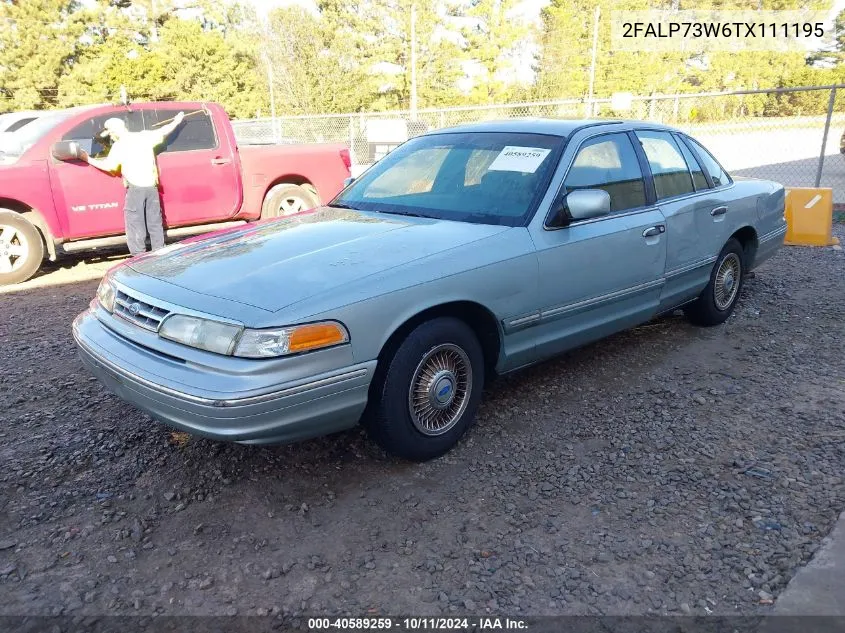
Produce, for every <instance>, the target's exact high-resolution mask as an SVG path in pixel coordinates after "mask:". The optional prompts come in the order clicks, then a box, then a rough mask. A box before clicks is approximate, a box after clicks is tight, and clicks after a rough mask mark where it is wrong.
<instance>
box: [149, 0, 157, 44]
mask: <svg viewBox="0 0 845 633" xmlns="http://www.w3.org/2000/svg"><path fill="white" fill-rule="evenodd" d="M150 17H151V18H152V24H151V25H150V41H151V42H158V27H157V26H156V17H157V16H156V0H150Z"/></svg>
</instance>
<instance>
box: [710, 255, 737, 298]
mask: <svg viewBox="0 0 845 633" xmlns="http://www.w3.org/2000/svg"><path fill="white" fill-rule="evenodd" d="M741 274H742V262H740V260H739V256H738V255H737V254H736V253H728V254H727V255H725V258H724V259H723V260H722V262H721V263H720V264H719V268H718V270H717V271H716V281H715V283H714V284H713V299H714V300H715V302H716V307H717V308H718V309H719V310H727V309H728V308H729V307H730V305H731V303H733V300H734V299H735V298H736V293H737V292H738V291H739V279H740V275H741Z"/></svg>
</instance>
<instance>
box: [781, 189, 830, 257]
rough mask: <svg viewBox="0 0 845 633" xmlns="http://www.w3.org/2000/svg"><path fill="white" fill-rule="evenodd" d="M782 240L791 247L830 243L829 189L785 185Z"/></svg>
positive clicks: (828, 244) (827, 244)
mask: <svg viewBox="0 0 845 633" xmlns="http://www.w3.org/2000/svg"><path fill="white" fill-rule="evenodd" d="M785 215H786V239H785V240H784V244H791V245H793V246H833V245H834V244H839V240H838V239H837V238H835V237H833V234H832V231H833V189H830V188H829V187H826V188H821V189H817V188H815V187H787V188H786V214H785Z"/></svg>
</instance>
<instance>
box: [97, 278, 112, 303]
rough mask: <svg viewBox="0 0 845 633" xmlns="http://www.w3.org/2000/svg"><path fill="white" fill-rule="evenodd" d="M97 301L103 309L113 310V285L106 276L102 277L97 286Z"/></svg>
mask: <svg viewBox="0 0 845 633" xmlns="http://www.w3.org/2000/svg"><path fill="white" fill-rule="evenodd" d="M97 301H99V302H100V305H101V306H103V309H104V310H108V311H109V312H114V286H112V285H111V281H109V278H108V277H103V280H102V281H101V282H100V285H99V286H98V287H97Z"/></svg>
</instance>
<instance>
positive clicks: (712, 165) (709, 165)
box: [685, 136, 731, 187]
mask: <svg viewBox="0 0 845 633" xmlns="http://www.w3.org/2000/svg"><path fill="white" fill-rule="evenodd" d="M685 140H686V141H687V142H688V143H690V144H691V145H692V147H693V149H694V150H695V151H696V153H697V154H698V155H699V156H700V157H701V162H702V163H704V169H706V170H707V173H709V174H710V179H711V180H712V181H713V186H714V187H721V186H723V185H727V184H729V183H730V182H731V178H730V176H728V174H727V172H725V170H724V169H722V166H721V165H720V164H719V163H718V162H717V161H716V159H715V158H713V155H712V154H711V153H710V152H708V151H707V150H706V149H704V147H702V145H701V143H699V142H698V141H696V140H694V139H691V138H690V137H689V136H687V137H685Z"/></svg>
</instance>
